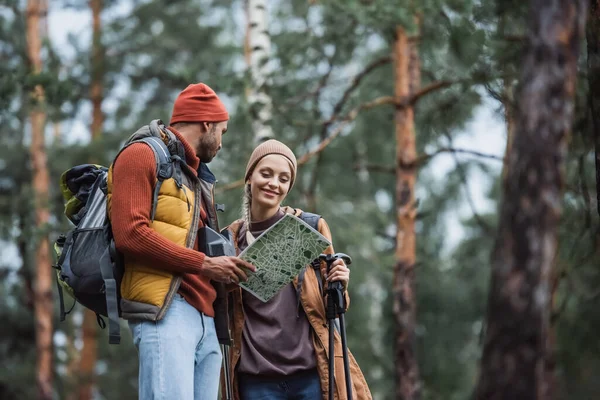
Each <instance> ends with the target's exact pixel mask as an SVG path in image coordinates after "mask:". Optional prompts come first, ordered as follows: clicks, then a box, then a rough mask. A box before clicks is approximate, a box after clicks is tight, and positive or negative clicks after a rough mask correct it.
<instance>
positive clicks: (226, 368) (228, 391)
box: [223, 344, 232, 400]
mask: <svg viewBox="0 0 600 400" xmlns="http://www.w3.org/2000/svg"><path fill="white" fill-rule="evenodd" d="M230 373H231V370H230V360H229V345H226V344H224V345H223V377H224V379H225V400H231V399H232V396H231V392H232V390H231V376H230Z"/></svg>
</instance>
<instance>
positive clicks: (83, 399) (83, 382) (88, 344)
mask: <svg viewBox="0 0 600 400" xmlns="http://www.w3.org/2000/svg"><path fill="white" fill-rule="evenodd" d="M96 324H97V322H96V314H95V313H94V312H93V311H91V310H89V309H87V308H86V309H85V310H84V314H83V323H82V326H81V328H82V331H83V335H82V336H83V348H82V349H81V358H80V361H79V371H78V373H77V374H78V385H77V386H78V392H79V396H78V399H79V400H91V399H92V393H93V389H94V385H95V381H96V375H95V373H94V369H95V367H96V358H97V357H96V351H97V350H96V348H97V345H98V340H97V333H98V330H97V327H96Z"/></svg>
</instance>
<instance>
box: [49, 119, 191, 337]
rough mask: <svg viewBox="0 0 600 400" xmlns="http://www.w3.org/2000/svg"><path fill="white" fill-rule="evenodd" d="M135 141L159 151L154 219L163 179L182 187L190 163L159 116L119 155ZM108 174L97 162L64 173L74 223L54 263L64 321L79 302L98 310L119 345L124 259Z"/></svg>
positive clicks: (67, 210)
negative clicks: (109, 205)
mask: <svg viewBox="0 0 600 400" xmlns="http://www.w3.org/2000/svg"><path fill="white" fill-rule="evenodd" d="M164 139H166V140H167V141H168V143H169V146H167V145H166V144H165V142H164ZM133 143H145V144H147V145H148V146H150V148H151V149H152V151H153V152H154V155H155V159H156V172H157V174H156V175H157V183H156V187H155V189H154V193H153V201H152V212H151V219H152V220H153V219H154V214H155V211H156V203H157V197H158V192H159V189H160V186H161V185H162V183H163V181H164V180H166V179H169V178H172V177H174V178H175V180H176V181H177V184H178V186H179V185H181V173H182V172H181V163H182V162H185V161H184V160H185V156H184V150H183V146H182V145H181V142H179V141H178V140H177V139H176V138H175V136H174V135H173V133H172V132H170V131H168V130H167V129H166V128H165V127H164V125H163V124H162V122H161V121H160V120H154V121H152V122H151V123H150V125H148V126H145V127H143V128H141V129H140V130H138V131H137V132H136V133H134V134H133V135H132V136H131V137H130V138H129V139H128V140H127V141H126V142H125V145H124V146H123V147H122V148H121V150H120V151H119V154H120V153H121V152H122V151H123V150H124V149H125V148H127V147H128V146H130V145H131V144H133ZM119 154H117V156H116V157H115V159H114V160H113V163H114V162H115V161H116V159H117V157H118V156H119ZM107 178H108V168H106V167H103V166H99V165H94V164H83V165H77V166H75V167H73V168H71V169H69V170H67V171H65V172H64V173H63V174H62V176H61V182H60V185H61V190H62V193H63V197H64V199H65V215H66V216H67V218H68V219H69V221H70V222H71V223H72V224H73V225H74V227H73V228H72V229H71V230H69V231H68V232H67V233H65V234H62V235H60V236H59V237H58V239H57V240H56V242H55V243H54V250H55V252H56V257H57V262H56V264H55V265H54V266H53V267H54V268H55V269H56V281H57V286H58V294H59V301H60V320H61V321H64V320H65V317H66V315H67V314H68V313H69V312H71V310H72V309H73V307H74V306H75V302H78V303H80V304H82V305H83V306H84V307H86V308H89V309H90V310H92V311H94V312H95V313H96V317H97V321H98V325H100V327H101V328H102V329H104V328H105V327H106V323H105V322H104V319H103V318H102V317H106V318H108V328H109V340H108V341H109V343H111V344H118V343H119V342H120V340H121V338H120V324H119V317H120V315H121V309H120V300H121V295H120V285H121V278H122V277H123V259H122V256H121V255H120V254H119V252H118V251H117V249H116V246H115V241H114V238H113V234H112V229H111V224H110V220H109V217H108V212H107V194H108V184H107ZM63 292H66V293H67V294H68V295H69V296H70V297H72V298H73V307H71V309H69V310H68V311H65V299H64V294H63Z"/></svg>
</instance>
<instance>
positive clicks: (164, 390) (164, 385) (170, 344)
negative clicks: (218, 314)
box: [129, 294, 222, 400]
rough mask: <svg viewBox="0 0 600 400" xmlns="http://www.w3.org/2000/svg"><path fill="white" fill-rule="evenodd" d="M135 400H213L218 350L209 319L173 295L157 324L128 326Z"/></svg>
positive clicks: (214, 398)
mask: <svg viewBox="0 0 600 400" xmlns="http://www.w3.org/2000/svg"><path fill="white" fill-rule="evenodd" d="M129 328H130V329H131V333H132V336H133V343H134V344H135V347H136V348H137V350H138V354H139V398H140V400H154V399H157V400H162V399H165V400H166V399H168V400H171V399H181V400H205V399H206V400H216V399H217V396H218V392H219V376H220V371H221V358H222V356H221V349H220V347H219V341H218V340H217V333H216V331H215V323H214V320H213V318H211V317H207V316H206V315H204V314H202V313H200V312H198V310H196V309H195V308H194V307H192V306H191V305H189V304H188V303H187V302H186V301H185V299H184V298H183V297H182V296H181V295H179V294H177V295H175V297H174V299H173V302H172V303H171V306H170V307H169V309H168V310H167V313H166V314H165V316H164V318H163V319H162V320H160V321H157V322H154V321H129Z"/></svg>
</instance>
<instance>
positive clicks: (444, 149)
mask: <svg viewBox="0 0 600 400" xmlns="http://www.w3.org/2000/svg"><path fill="white" fill-rule="evenodd" d="M442 153H454V154H468V155H471V156H475V157H480V158H487V159H490V160H497V161H503V160H504V157H500V156H497V155H494V154H486V153H481V152H479V151H475V150H468V149H457V148H454V147H442V148H440V149H437V150H436V151H434V152H433V153H426V154H422V155H420V156H418V157H417V158H416V160H415V163H416V164H417V165H421V164H423V163H425V162H427V161H429V160H430V159H431V158H433V157H435V156H437V155H438V154H442Z"/></svg>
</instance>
